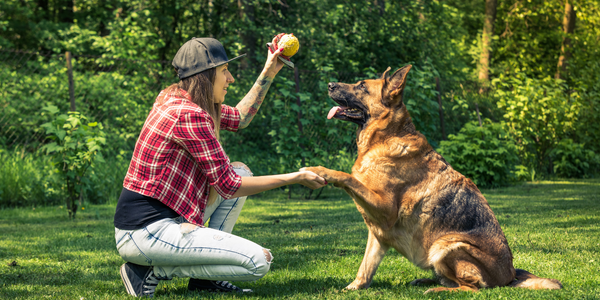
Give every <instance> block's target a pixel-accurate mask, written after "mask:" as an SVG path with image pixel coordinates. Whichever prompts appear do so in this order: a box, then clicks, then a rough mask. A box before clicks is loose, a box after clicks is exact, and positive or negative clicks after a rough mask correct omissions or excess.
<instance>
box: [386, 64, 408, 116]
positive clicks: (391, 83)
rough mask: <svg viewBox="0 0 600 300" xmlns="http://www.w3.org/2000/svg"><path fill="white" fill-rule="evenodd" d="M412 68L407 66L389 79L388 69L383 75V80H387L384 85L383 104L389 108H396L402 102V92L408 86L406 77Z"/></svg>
mask: <svg viewBox="0 0 600 300" xmlns="http://www.w3.org/2000/svg"><path fill="white" fill-rule="evenodd" d="M411 68H412V65H406V66H404V67H402V68H400V69H398V70H397V71H396V72H394V74H392V76H390V77H389V78H387V72H388V71H389V70H390V68H389V67H388V69H387V70H386V71H385V72H384V73H383V76H382V79H385V83H384V85H383V102H384V104H385V105H387V106H396V105H398V104H400V103H401V102H402V94H403V93H402V92H403V91H404V87H405V86H406V75H408V71H410V69H411Z"/></svg>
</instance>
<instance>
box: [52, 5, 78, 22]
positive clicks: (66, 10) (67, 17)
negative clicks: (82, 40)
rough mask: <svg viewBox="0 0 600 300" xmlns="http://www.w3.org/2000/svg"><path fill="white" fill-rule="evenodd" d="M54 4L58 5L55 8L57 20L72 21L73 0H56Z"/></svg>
mask: <svg viewBox="0 0 600 300" xmlns="http://www.w3.org/2000/svg"><path fill="white" fill-rule="evenodd" d="M54 5H56V6H58V7H57V10H56V11H57V18H58V22H63V23H73V20H74V13H73V6H74V5H75V3H74V1H73V0H61V1H57V2H56V3H55V4H54Z"/></svg>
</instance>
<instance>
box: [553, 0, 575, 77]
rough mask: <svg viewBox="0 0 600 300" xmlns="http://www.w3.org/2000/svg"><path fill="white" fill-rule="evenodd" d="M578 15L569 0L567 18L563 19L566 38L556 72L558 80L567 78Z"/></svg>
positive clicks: (566, 9)
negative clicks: (572, 37) (571, 36)
mask: <svg viewBox="0 0 600 300" xmlns="http://www.w3.org/2000/svg"><path fill="white" fill-rule="evenodd" d="M575 21H576V14H575V10H574V9H573V5H572V4H571V3H569V1H568V0H567V1H566V3H565V16H564V18H563V32H564V37H563V41H562V46H561V48H560V57H559V58H558V66H557V70H556V75H555V76H554V77H555V78H556V79H564V78H565V77H566V72H567V66H568V62H569V59H570V58H571V38H570V37H569V36H570V35H571V34H572V33H573V31H575Z"/></svg>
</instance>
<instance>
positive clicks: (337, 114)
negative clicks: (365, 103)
mask: <svg viewBox="0 0 600 300" xmlns="http://www.w3.org/2000/svg"><path fill="white" fill-rule="evenodd" d="M364 117H365V114H364V113H363V112H362V110H360V109H358V108H352V107H346V106H334V107H332V108H331V110H329V113H328V114H327V119H331V118H336V119H340V120H348V121H354V122H356V121H362V120H364Z"/></svg>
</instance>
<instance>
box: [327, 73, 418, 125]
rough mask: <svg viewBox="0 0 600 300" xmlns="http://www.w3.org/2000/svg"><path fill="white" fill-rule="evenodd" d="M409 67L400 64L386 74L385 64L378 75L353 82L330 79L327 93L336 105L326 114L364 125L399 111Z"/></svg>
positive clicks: (401, 105) (329, 116)
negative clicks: (382, 70) (399, 66)
mask: <svg viewBox="0 0 600 300" xmlns="http://www.w3.org/2000/svg"><path fill="white" fill-rule="evenodd" d="M411 67H412V65H407V66H404V67H403V68H401V69H398V70H397V71H396V72H394V74H392V76H389V75H388V72H389V71H390V68H389V67H388V68H387V70H385V72H384V73H383V75H382V76H381V78H379V79H368V80H361V81H359V82H357V83H355V84H347V83H338V82H330V83H329V86H328V88H329V97H331V99H333V101H335V102H337V103H339V104H340V106H335V107H333V108H332V109H331V110H330V111H329V114H328V115H327V118H328V119H331V118H335V119H340V120H345V121H350V122H353V123H356V124H358V125H359V126H360V127H361V128H364V127H365V126H367V125H368V124H369V123H370V122H371V121H373V120H378V119H381V118H385V117H387V116H390V115H391V114H394V113H395V112H397V111H399V110H400V109H401V108H402V107H403V106H404V104H403V102H402V95H403V91H404V86H405V85H406V75H407V74H408V71H409V70H410V68H411Z"/></svg>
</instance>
